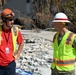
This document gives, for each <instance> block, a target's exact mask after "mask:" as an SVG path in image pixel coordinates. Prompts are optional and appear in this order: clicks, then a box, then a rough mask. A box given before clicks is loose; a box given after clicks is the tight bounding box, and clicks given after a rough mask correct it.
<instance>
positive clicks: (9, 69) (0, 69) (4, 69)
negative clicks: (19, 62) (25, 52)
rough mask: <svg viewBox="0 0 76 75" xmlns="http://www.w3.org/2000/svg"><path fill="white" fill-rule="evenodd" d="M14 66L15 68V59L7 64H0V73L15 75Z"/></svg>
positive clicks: (1, 74)
mask: <svg viewBox="0 0 76 75" xmlns="http://www.w3.org/2000/svg"><path fill="white" fill-rule="evenodd" d="M15 68H16V63H15V61H12V62H11V63H9V64H8V65H7V66H0V75H16V74H15Z"/></svg>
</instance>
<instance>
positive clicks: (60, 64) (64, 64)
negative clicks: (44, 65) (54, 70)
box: [53, 59, 75, 66]
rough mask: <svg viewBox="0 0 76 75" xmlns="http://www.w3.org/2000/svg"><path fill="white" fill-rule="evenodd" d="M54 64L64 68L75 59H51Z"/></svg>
mask: <svg viewBox="0 0 76 75" xmlns="http://www.w3.org/2000/svg"><path fill="white" fill-rule="evenodd" d="M53 62H54V64H56V65H58V66H66V65H71V64H74V63H75V59H71V60H64V61H63V60H55V59H53Z"/></svg>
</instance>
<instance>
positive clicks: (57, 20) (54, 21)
mask: <svg viewBox="0 0 76 75" xmlns="http://www.w3.org/2000/svg"><path fill="white" fill-rule="evenodd" d="M52 22H70V21H68V20H53V21H52Z"/></svg>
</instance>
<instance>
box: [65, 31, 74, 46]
mask: <svg viewBox="0 0 76 75" xmlns="http://www.w3.org/2000/svg"><path fill="white" fill-rule="evenodd" d="M73 35H74V34H73V33H72V32H71V33H70V34H69V35H68V38H67V40H66V44H68V45H70V44H71V43H70V41H71V40H72V37H73Z"/></svg>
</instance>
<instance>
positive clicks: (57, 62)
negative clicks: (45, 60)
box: [51, 31, 76, 71]
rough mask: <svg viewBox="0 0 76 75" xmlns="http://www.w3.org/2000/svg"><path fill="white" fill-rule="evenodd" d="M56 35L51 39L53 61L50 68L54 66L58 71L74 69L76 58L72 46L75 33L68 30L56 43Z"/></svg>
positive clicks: (75, 51)
mask: <svg viewBox="0 0 76 75" xmlns="http://www.w3.org/2000/svg"><path fill="white" fill-rule="evenodd" d="M58 35H59V33H57V34H56V38H55V39H54V41H53V48H54V51H53V62H52V65H51V67H52V69H54V68H55V67H56V68H57V69H58V70H59V71H71V70H74V63H75V58H76V49H75V48H73V47H72V44H73V41H74V38H75V36H76V35H75V34H73V33H72V32H70V31H68V32H67V33H66V34H65V35H64V36H63V38H62V40H61V42H60V44H59V45H58Z"/></svg>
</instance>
